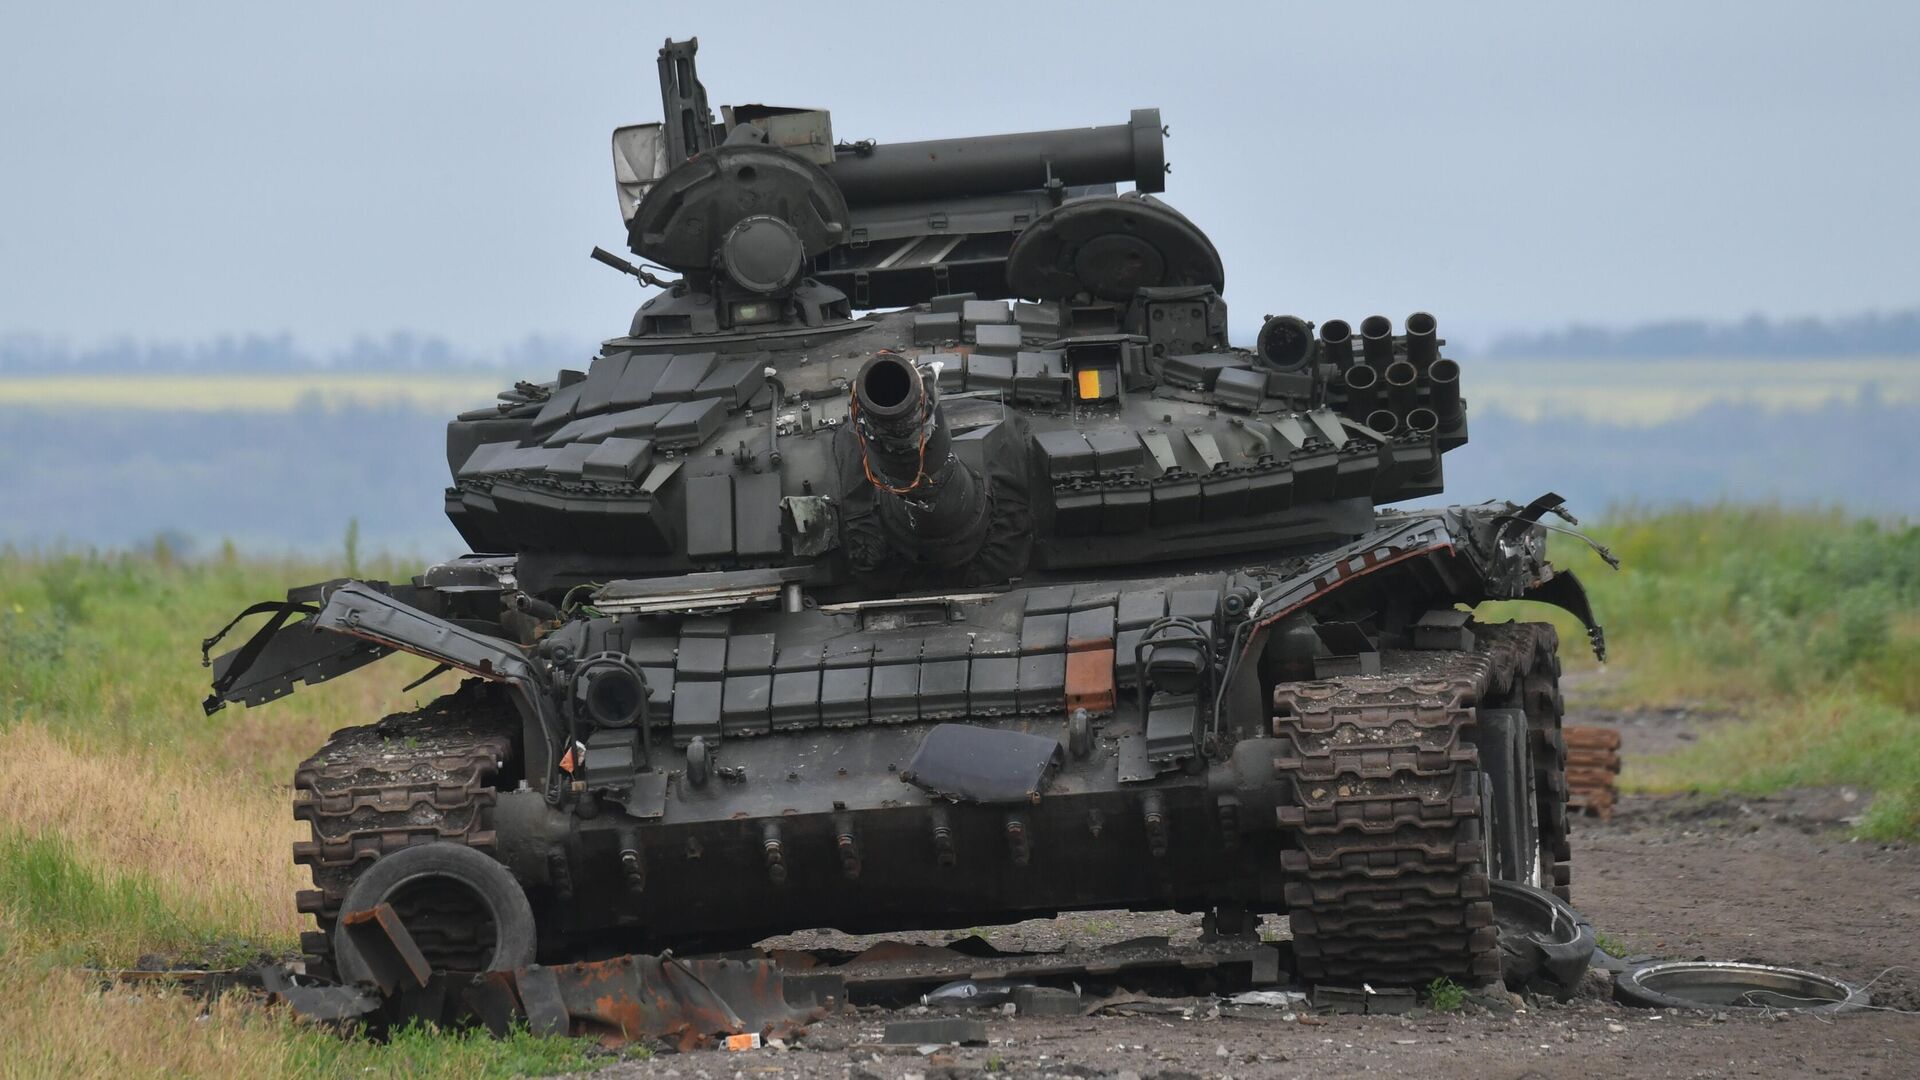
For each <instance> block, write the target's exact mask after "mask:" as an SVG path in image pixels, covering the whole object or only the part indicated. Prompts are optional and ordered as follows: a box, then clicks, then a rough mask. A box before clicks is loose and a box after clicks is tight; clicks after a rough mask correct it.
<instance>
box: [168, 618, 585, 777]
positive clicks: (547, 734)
mask: <svg viewBox="0 0 1920 1080" xmlns="http://www.w3.org/2000/svg"><path fill="white" fill-rule="evenodd" d="M394 591H401V592H404V593H405V594H406V595H408V596H413V595H415V594H414V593H413V592H412V591H411V588H410V587H408V586H400V587H398V588H397V589H396V588H395V587H393V586H389V585H387V584H386V583H385V582H379V581H372V582H369V581H337V582H326V583H324V584H321V585H310V586H306V587H304V588H301V589H296V590H294V591H293V592H291V593H289V594H288V599H287V600H286V601H284V602H281V601H273V602H269V603H263V604H255V605H253V606H252V607H250V608H248V609H247V610H245V611H243V612H241V613H240V615H239V616H237V617H236V618H235V619H234V620H233V622H230V623H228V624H227V626H226V627H224V628H223V629H222V630H221V631H220V632H219V633H217V634H215V635H214V636H213V637H210V638H208V639H207V640H206V641H205V642H203V643H202V654H203V657H204V654H205V653H207V652H210V651H211V650H212V648H213V646H214V645H216V644H218V643H219V641H220V639H221V638H222V637H224V636H225V635H226V633H227V631H228V630H231V629H233V627H234V625H235V624H237V623H238V622H239V621H240V620H241V619H244V618H246V617H247V616H249V615H256V614H262V613H265V612H272V613H273V616H274V617H273V618H272V619H270V620H268V622H267V623H266V625H264V626H262V627H261V628H260V629H259V630H258V631H256V632H255V633H254V635H253V636H252V637H251V638H250V639H248V641H247V643H246V644H244V645H242V646H241V647H239V648H238V649H235V650H233V651H232V652H229V653H225V654H223V655H221V656H219V657H217V658H214V659H211V660H208V661H207V663H208V664H209V665H210V666H211V667H212V668H213V671H214V679H213V693H212V694H210V695H208V697H207V699H206V702H205V703H204V704H205V708H206V710H207V712H208V713H210V714H211V713H213V712H216V711H218V710H219V709H220V708H222V707H223V706H225V705H226V703H228V702H230V701H239V702H243V703H245V704H247V705H258V704H260V703H262V702H267V701H272V700H275V699H276V698H281V697H285V696H286V695H288V694H290V693H292V692H293V691H294V689H295V688H296V687H297V686H298V685H299V684H301V683H308V684H311V683H317V682H323V681H325V680H327V679H331V678H333V677H335V676H337V675H343V674H345V673H347V672H349V671H352V670H354V669H356V668H359V667H362V666H364V665H366V664H369V663H372V662H373V661H375V660H378V659H380V658H381V657H383V656H387V655H390V654H392V653H394V652H408V653H413V654H414V655H416V656H423V657H426V658H427V659H429V660H432V661H434V662H435V663H436V664H438V665H442V666H443V667H446V668H457V669H459V670H461V671H465V672H467V673H469V674H471V675H477V676H479V677H480V678H482V679H488V680H491V681H494V682H498V683H502V684H504V685H505V686H506V687H507V688H508V690H509V692H510V693H511V695H512V697H513V699H514V703H515V705H516V706H517V707H518V708H519V710H520V715H521V719H522V722H523V724H524V725H525V729H526V731H525V734H526V738H525V740H524V743H525V746H524V753H525V754H526V763H527V775H528V776H529V777H545V776H548V775H549V771H550V769H551V767H552V762H553V761H554V760H556V757H557V755H556V753H555V751H554V747H553V744H554V741H555V740H556V739H558V738H559V733H560V732H561V731H562V730H563V725H562V724H561V723H560V721H559V719H558V717H557V716H556V715H555V712H554V710H555V706H554V704H553V701H552V698H551V695H550V694H549V693H548V692H547V688H546V684H545V680H544V678H543V677H542V675H541V673H540V672H539V670H538V669H536V668H535V667H534V665H533V663H532V662H531V661H529V660H528V659H527V655H526V653H525V652H524V651H523V650H522V649H521V648H520V646H519V645H517V644H515V643H513V642H511V641H508V640H507V639H505V638H501V637H494V636H492V635H489V634H483V633H480V632H479V631H476V630H471V629H468V628H466V627H464V626H461V625H459V624H457V623H454V622H452V621H450V620H447V619H443V618H440V617H439V616H437V615H431V614H428V613H427V612H425V611H421V610H420V609H419V608H417V607H414V606H413V605H411V604H408V603H406V602H405V601H404V600H402V599H400V598H399V597H397V596H395V595H392V593H393V592H394ZM294 615H303V616H304V617H303V618H301V619H300V620H299V621H297V622H293V623H288V621H287V620H288V619H289V618H291V617H292V616H294Z"/></svg>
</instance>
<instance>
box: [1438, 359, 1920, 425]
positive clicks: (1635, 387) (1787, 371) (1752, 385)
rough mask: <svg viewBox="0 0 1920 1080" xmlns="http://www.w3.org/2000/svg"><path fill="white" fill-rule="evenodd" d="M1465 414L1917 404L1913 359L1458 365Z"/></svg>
mask: <svg viewBox="0 0 1920 1080" xmlns="http://www.w3.org/2000/svg"><path fill="white" fill-rule="evenodd" d="M1460 367H1461V369H1462V370H1461V373H1460V384H1461V386H1460V389H1461V393H1462V394H1463V395H1464V396H1465V397H1466V399H1467V403H1468V405H1469V407H1470V413H1471V412H1478V413H1480V414H1483V415H1484V414H1486V413H1488V412H1498V413H1504V414H1506V415H1508V416H1516V417H1519V418H1521V419H1523V420H1541V419H1544V418H1547V417H1552V416H1563V417H1571V418H1579V419H1584V420H1601V421H1606V422H1608V423H1614V424H1629V425H1643V424H1664V423H1668V422H1671V421H1674V420H1680V419H1684V418H1685V417H1687V416H1690V415H1692V414H1694V413H1696V412H1699V411H1700V410H1702V409H1704V408H1707V407H1708V406H1711V405H1722V404H1726V405H1746V406H1750V407H1756V408H1762V409H1767V410H1769V411H1775V412H1790V411H1794V410H1798V409H1816V408H1820V407H1822V406H1826V405H1834V404H1850V403H1853V402H1857V401H1860V400H1861V399H1862V398H1864V397H1866V396H1868V395H1870V394H1871V395H1873V396H1875V397H1877V398H1878V399H1879V400H1880V401H1882V402H1885V403H1888V404H1898V405H1916V404H1920V356H1895V357H1858V358H1848V359H1845V360H1820V359H1805V360H1771V359H1769V360H1751V359H1719V358H1704V357H1678V358H1675V359H1670V360H1643V359H1604V360H1517V359H1501V360H1473V359H1467V360H1464V361H1462V362H1461V364H1460Z"/></svg>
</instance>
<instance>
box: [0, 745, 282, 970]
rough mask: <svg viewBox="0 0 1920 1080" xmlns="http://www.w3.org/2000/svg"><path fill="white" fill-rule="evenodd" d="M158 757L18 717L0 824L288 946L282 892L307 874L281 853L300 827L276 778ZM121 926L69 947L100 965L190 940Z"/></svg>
mask: <svg viewBox="0 0 1920 1080" xmlns="http://www.w3.org/2000/svg"><path fill="white" fill-rule="evenodd" d="M163 760H164V763H163V762H162V760H156V759H154V758H152V757H150V756H144V755H139V754H136V753H134V752H131V751H126V750H118V751H116V750H94V751H88V752H76V751H74V749H73V748H72V747H70V746H68V745H66V744H65V743H63V741H62V740H61V739H59V738H58V737H56V736H55V735H54V734H53V733H52V732H50V731H48V730H47V729H45V728H43V727H41V726H39V725H37V724H20V725H17V726H15V727H14V728H12V729H11V730H8V731H4V732H0V824H3V825H4V828H5V830H6V831H7V832H9V833H11V834H13V835H15V836H20V837H58V838H59V839H60V841H61V842H62V843H63V845H64V847H65V850H66V852H67V853H68V855H69V857H70V858H71V859H72V861H73V862H74V863H75V864H76V865H78V866H79V867H81V868H83V869H85V870H88V871H92V872H95V873H97V874H100V875H102V876H104V877H107V878H113V877H118V876H131V877H134V878H137V879H139V880H141V881H143V882H145V883H147V884H149V885H151V886H152V888H153V890H154V891H155V893H157V895H158V897H159V899H160V900H161V901H162V902H163V903H165V904H166V905H167V907H168V908H169V909H170V910H172V911H174V912H176V913H179V914H180V915H181V916H183V920H184V921H185V922H186V923H187V924H190V925H197V926H211V927H220V928H222V930H223V935H224V936H227V937H230V938H233V939H236V940H242V941H247V942H253V943H256V944H258V945H259V946H260V947H262V948H266V949H271V950H274V951H280V950H283V949H285V948H288V947H290V946H291V945H292V944H293V942H294V940H295V937H296V935H297V934H298V933H299V930H300V929H301V926H300V923H301V922H302V921H303V918H304V917H302V916H297V915H296V914H295V912H294V910H293V892H294V890H295V889H297V888H303V887H307V886H308V885H309V883H308V882H307V881H306V873H305V871H304V869H301V868H298V867H295V866H294V865H293V863H292V862H291V861H290V859H289V852H290V847H291V845H292V843H293V841H294V840H296V839H299V838H300V835H301V828H300V827H299V826H298V824H297V823H296V822H295V821H294V820H293V817H292V815H291V813H290V812H289V811H288V796H287V790H286V787H285V785H284V784H271V783H267V782H263V781H261V780H259V779H257V778H254V777H251V776H247V775H245V774H235V773H231V772H227V771H224V770H219V769H205V768H195V767H194V764H193V762H192V761H191V760H190V759H189V760H185V761H183V760H179V759H163ZM54 778H57V782H50V781H51V780H54ZM130 929H132V928H130V927H114V926H102V927H97V928H94V930H93V933H92V936H91V937H90V939H89V940H87V941H85V942H74V943H71V944H76V945H83V946H85V951H86V952H88V953H92V954H94V955H95V956H96V957H97V958H98V959H100V960H103V961H106V962H109V963H121V962H128V961H131V960H132V959H133V958H134V957H137V956H138V955H139V954H140V953H142V952H167V951H169V950H173V949H181V948H191V947H193V946H194V945H195V944H196V943H194V942H185V941H162V942H156V941H129V940H124V939H123V937H122V932H123V931H125V930H130Z"/></svg>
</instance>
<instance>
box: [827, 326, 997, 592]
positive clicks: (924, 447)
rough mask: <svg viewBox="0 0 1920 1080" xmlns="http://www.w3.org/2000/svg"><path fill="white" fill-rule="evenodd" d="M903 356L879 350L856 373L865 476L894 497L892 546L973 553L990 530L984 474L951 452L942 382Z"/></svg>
mask: <svg viewBox="0 0 1920 1080" xmlns="http://www.w3.org/2000/svg"><path fill="white" fill-rule="evenodd" d="M930 382H931V380H930V379H929V378H926V377H923V376H922V374H921V372H920V370H919V369H918V368H916V367H914V365H913V364H911V363H909V362H908V361H907V360H905V359H903V358H902V357H899V356H895V355H893V354H891V353H882V354H880V355H878V356H875V357H874V358H873V359H871V360H869V361H867V362H866V364H865V365H864V366H862V367H861V369H860V374H859V375H858V376H856V377H855V379H854V387H853V392H854V400H855V403H856V404H857V406H858V409H859V414H858V418H857V421H856V423H855V425H854V432H855V434H856V435H858V436H859V438H860V442H861V454H862V459H863V460H862V468H863V469H864V470H865V473H866V479H867V481H868V482H869V483H871V484H872V485H873V486H874V487H875V488H877V489H879V490H880V491H882V492H886V493H888V494H891V495H894V496H897V500H898V501H897V504H896V505H897V507H898V509H899V510H900V511H901V512H900V513H898V514H885V515H883V518H884V519H885V520H886V522H887V525H888V531H889V533H890V534H891V535H890V537H889V539H890V541H891V543H892V544H893V546H894V548H895V550H896V551H897V552H899V553H900V554H903V555H908V556H910V557H918V558H920V559H923V560H927V561H932V560H933V559H936V558H937V559H939V560H942V561H948V562H949V563H950V564H957V563H961V562H965V561H966V560H967V559H970V558H972V557H973V554H974V552H975V551H977V550H978V549H979V546H980V543H981V541H982V540H983V539H984V538H985V536H986V529H987V508H988V496H987V486H986V482H985V479H984V478H982V477H980V476H976V475H975V474H974V471H973V469H971V468H969V467H968V466H967V464H966V463H965V462H963V461H961V460H960V459H959V458H958V457H955V456H954V453H953V436H952V434H951V433H950V432H949V431H948V429H947V418H946V414H945V413H944V412H943V411H942V410H941V408H940V402H939V391H938V388H937V386H930V385H929V383H930Z"/></svg>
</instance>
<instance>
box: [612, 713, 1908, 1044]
mask: <svg viewBox="0 0 1920 1080" xmlns="http://www.w3.org/2000/svg"><path fill="white" fill-rule="evenodd" d="M1588 719H1597V718H1588ZM1623 719H1624V718H1623ZM1681 722H1683V721H1679V720H1674V721H1670V722H1661V721H1659V720H1658V719H1653V720H1648V719H1645V718H1633V719H1632V720H1629V721H1628V722H1624V723H1622V724H1621V727H1622V728H1623V731H1624V732H1625V733H1626V738H1627V746H1626V751H1627V752H1628V753H1629V754H1632V753H1633V752H1635V749H1636V744H1637V743H1638V744H1640V745H1642V746H1644V745H1645V740H1653V739H1662V740H1669V741H1670V740H1672V739H1673V738H1675V737H1676V735H1675V732H1674V731H1673V730H1672V727H1673V725H1674V724H1677V723H1681ZM1863 808H1864V800H1863V799H1862V798H1859V797H1858V796H1856V795H1854V794H1853V793H1849V792H1845V791H1810V792H1794V793H1789V794H1786V795H1782V796H1777V797H1770V798H1766V799H1752V800H1735V799H1712V800H1708V799H1700V798H1694V797H1684V798H1670V799H1649V798H1627V799H1625V800H1624V801H1623V802H1622V804H1621V808H1620V811H1619V813H1618V814H1617V815H1616V817H1615V818H1614V820H1613V821H1612V822H1611V823H1607V824H1600V823H1598V822H1591V821H1582V822H1581V823H1580V826H1579V832H1578V835H1577V837H1576V842H1575V850H1574V859H1575V861H1574V866H1575V877H1574V900H1575V903H1576V905H1577V906H1579V907H1580V908H1581V909H1582V910H1583V911H1584V912H1585V913H1586V914H1587V915H1588V916H1589V917H1590V918H1591V919H1592V920H1593V922H1594V924H1595V926H1596V927H1597V928H1599V930H1600V931H1601V932H1602V933H1603V934H1606V935H1609V936H1610V937H1611V938H1612V939H1614V940H1617V941H1620V942H1622V943H1624V944H1625V945H1626V946H1628V948H1629V950H1630V951H1631V952H1634V953H1650V954H1658V955H1661V956H1674V957H1684V958H1694V957H1705V958H1710V959H1750V960H1762V961H1768V962H1773V963H1780V964H1787V965H1792V966H1798V967H1807V968H1811V969H1814V970H1817V971H1821V972H1825V973H1828V974H1832V975H1836V976H1839V977H1841V978H1845V979H1849V980H1851V981H1854V982H1856V983H1859V982H1866V981H1868V980H1874V979H1876V976H1877V981H1875V982H1874V985H1873V987H1872V991H1873V994H1874V1000H1875V1003H1876V1004H1877V1005H1884V1006H1891V1007H1894V1008H1898V1009H1904V1010H1920V848H1913V847H1893V848H1888V847H1881V846H1878V845H1872V844H1862V843H1855V842H1851V841H1849V840H1848V839H1847V837H1846V835H1845V828H1846V824H1847V819H1848V818H1850V817H1853V816H1855V815H1857V814H1859V813H1860V811H1861V810H1862V809H1863ZM1193 922H1194V920H1192V919H1189V918H1186V917H1170V916H1138V915H1128V914H1126V913H1096V914H1088V915H1076V916H1071V917H1066V918H1063V919H1060V920H1052V921H1049V922H1045V923H1026V924H1021V925H1020V926H1018V927H1009V928H1005V929H1003V930H994V931H989V932H988V936H989V937H990V938H991V939H992V940H993V941H994V943H995V944H997V945H1001V946H1002V947H1027V948H1032V947H1035V946H1041V947H1044V946H1046V945H1047V944H1049V943H1050V942H1052V941H1054V940H1057V939H1060V938H1062V937H1065V938H1068V939H1073V940H1088V939H1093V940H1098V939H1101V938H1111V939H1115V940H1117V939H1120V938H1125V937H1130V936H1134V935H1136V934H1144V933H1168V932H1170V931H1173V932H1176V933H1178V932H1192V931H1193V929H1194V928H1193V926H1192V925H1191V924H1192V923H1193ZM929 940H940V938H939V937H937V936H929ZM1883 972H1884V973H1883ZM1604 995H1605V991H1604V989H1603V988H1602V987H1601V985H1600V983H1599V981H1598V979H1597V977H1596V978H1595V982H1594V985H1593V987H1592V995H1591V996H1589V997H1586V998H1583V999H1579V1000H1576V1001H1575V1002H1573V1003H1571V1004H1568V1005H1556V1004H1554V1003H1552V1002H1533V1003H1529V1004H1527V1006H1526V1007H1525V1008H1524V1009H1521V1010H1516V1011H1507V1010H1506V1009H1504V1008H1503V1009H1501V1010H1500V1011H1499V1012H1488V1011H1486V1010H1481V1009H1475V1008H1471V1007H1470V1008H1469V1010H1468V1011H1467V1012H1466V1013H1465V1014H1434V1013H1428V1014H1423V1015H1415V1016H1409V1017H1348V1016H1330V1017H1324V1018H1323V1017H1317V1016H1301V1017H1298V1018H1296V1019H1295V1020H1293V1021H1286V1020H1283V1019H1281V1011H1280V1010H1278V1009H1271V1010H1264V1011H1260V1012H1258V1013H1257V1014H1256V1015H1254V1016H1251V1017H1244V1016H1217V1017H1213V1018H1208V1012H1209V1010H1208V1007H1207V1004H1206V1003H1201V1004H1200V1007H1199V1008H1198V1009H1197V1010H1196V1015H1195V1017H1194V1018H1192V1019H1183V1018H1179V1017H1139V1016H1133V1017H1098V1018H1076V1019H1070V1020H1059V1019H1027V1018H1015V1017H1003V1016H1001V1015H1000V1014H999V1013H994V1012H982V1013H980V1015H983V1016H986V1017H987V1018H988V1024H987V1028H988V1036H989V1039H990V1045H988V1046H984V1047H966V1048H956V1049H945V1050H940V1051H937V1052H934V1053H931V1054H923V1053H921V1052H919V1051H918V1050H917V1049H915V1048H912V1047H888V1046H882V1045H880V1043H879V1039H880V1036H881V1030H882V1027H883V1025H884V1023H885V1021H886V1020H887V1019H889V1018H890V1017H889V1016H887V1015H886V1014H882V1013H879V1012H877V1011H876V1012H867V1013H862V1014H859V1015H843V1016H840V1017H836V1018H834V1019H832V1020H829V1021H827V1022H824V1023H821V1024H818V1025H815V1026H814V1027H813V1028H812V1029H810V1030H809V1032H808V1033H807V1035H806V1037H805V1038H804V1039H803V1040H801V1042H800V1043H799V1044H797V1045H796V1046H795V1047H793V1048H791V1049H786V1050H780V1049H761V1050H757V1051H750V1052H744V1053H726V1052H721V1051H710V1052H700V1053H693V1054H663V1055H660V1056H658V1057H656V1058H654V1059H653V1060H651V1061H646V1062H629V1063H622V1064H618V1065H614V1066H611V1067H609V1068H608V1069H605V1070H602V1071H601V1072H600V1073H598V1074H596V1076H598V1077H613V1076H621V1077H625V1076H633V1077H642V1076H644V1077H670V1078H675V1080H721V1078H727V1077H742V1078H746V1077H774V1076H814V1077H827V1078H839V1077H849V1078H855V1080H874V1078H888V1080H916V1078H918V1080H941V1078H944V1077H960V1076H968V1077H972V1076H984V1075H987V1074H990V1073H991V1074H1003V1075H1012V1076H1047V1075H1053V1076H1072V1077H1088V1076H1120V1077H1126V1078H1127V1080H1153V1078H1154V1077H1161V1078H1164V1080H1175V1078H1184V1077H1207V1078H1215V1077H1223V1076H1225V1077H1236V1078H1240V1077H1266V1076H1275V1077H1290V1076H1302V1077H1315V1078H1321V1077H1337V1076H1369V1075H1380V1074H1393V1075H1402V1076H1408V1077H1441V1078H1461V1080H1469V1078H1470V1080H1495V1078H1506V1077H1539V1076H1579V1077H1616V1076H1627V1077H1807V1076H1835V1077H1914V1076H1920V1015H1902V1014H1900V1013H1895V1012H1873V1013H1868V1014H1864V1015H1856V1016H1849V1017H1843V1018H1839V1019H1836V1020H1830V1021H1821V1020H1817V1019H1811V1018H1808V1017H1804V1016H1801V1017H1794V1018H1792V1019H1778V1018H1774V1019H1769V1018H1763V1017H1753V1016H1745V1015H1739V1014H1721V1015H1718V1016H1715V1015H1713V1014H1683V1013H1652V1012H1647V1011H1643V1010H1636V1009H1630V1008H1625V1007H1622V1006H1618V1005H1615V1004H1613V1003H1612V1002H1611V1001H1610V1000H1608V999H1607V998H1606V997H1605V996H1604ZM1129 1073H1131V1074H1133V1076H1131V1077H1129V1076H1128V1074H1129Z"/></svg>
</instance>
